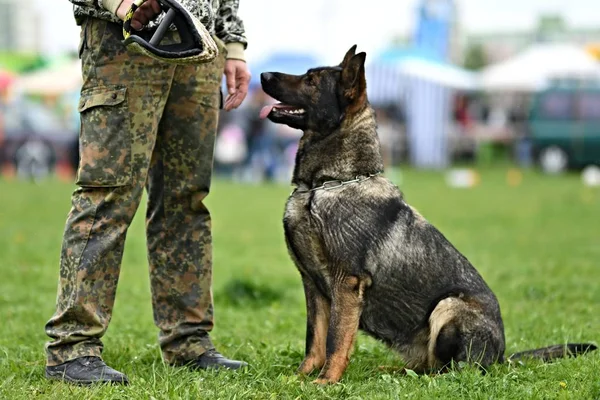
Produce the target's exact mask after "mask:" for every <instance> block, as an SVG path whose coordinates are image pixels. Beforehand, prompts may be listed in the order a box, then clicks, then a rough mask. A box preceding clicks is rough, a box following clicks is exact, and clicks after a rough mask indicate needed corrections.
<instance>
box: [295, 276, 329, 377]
mask: <svg viewBox="0 0 600 400" xmlns="http://www.w3.org/2000/svg"><path fill="white" fill-rule="evenodd" d="M302 283H303V285H304V296H305V298H306V352H305V357H304V361H302V364H300V367H299V368H298V373H299V374H306V375H308V374H310V373H311V372H312V371H313V370H315V369H320V368H321V367H322V366H323V364H325V348H326V343H327V326H328V325H329V309H330V307H331V305H330V303H329V300H327V299H326V298H325V297H324V296H323V295H322V294H321V293H320V292H319V291H318V290H317V288H316V287H315V285H314V283H313V282H312V281H311V280H310V279H308V278H307V277H305V276H302Z"/></svg>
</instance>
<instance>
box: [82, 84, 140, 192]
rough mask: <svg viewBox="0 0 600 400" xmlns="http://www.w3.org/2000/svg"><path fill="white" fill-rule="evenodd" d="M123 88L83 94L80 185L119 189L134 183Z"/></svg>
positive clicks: (87, 90)
mask: <svg viewBox="0 0 600 400" xmlns="http://www.w3.org/2000/svg"><path fill="white" fill-rule="evenodd" d="M126 95H127V89H126V88H124V87H110V86H103V87H95V88H91V89H86V90H83V91H82V92H81V98H80V100H79V113H80V116H81V132H80V133H79V155H80V160H79V168H78V169H77V181H76V183H77V185H79V186H83V187H86V186H87V187H116V186H125V185H128V184H129V183H130V182H131V132H130V123H129V111H128V107H127V101H126V99H127V96H126Z"/></svg>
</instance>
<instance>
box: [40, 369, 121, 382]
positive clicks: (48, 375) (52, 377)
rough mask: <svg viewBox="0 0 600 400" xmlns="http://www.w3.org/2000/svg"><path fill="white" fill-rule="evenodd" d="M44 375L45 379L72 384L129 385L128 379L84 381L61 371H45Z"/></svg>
mask: <svg viewBox="0 0 600 400" xmlns="http://www.w3.org/2000/svg"><path fill="white" fill-rule="evenodd" d="M45 375H46V379H50V380H54V381H62V382H67V383H71V384H74V385H79V386H91V385H93V384H96V383H98V384H105V385H106V384H109V385H124V386H127V385H129V380H122V381H113V380H95V381H84V380H78V379H72V378H69V377H68V376H66V375H65V374H63V373H56V374H53V373H51V372H48V371H46V373H45Z"/></svg>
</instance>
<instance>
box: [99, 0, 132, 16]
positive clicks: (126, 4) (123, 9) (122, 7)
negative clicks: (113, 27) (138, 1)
mask: <svg viewBox="0 0 600 400" xmlns="http://www.w3.org/2000/svg"><path fill="white" fill-rule="evenodd" d="M105 1H106V0H105ZM117 1H118V3H119V5H118V6H117V8H116V9H115V12H114V14H115V15H116V16H117V17H118V18H119V19H120V20H121V21H124V20H125V16H126V15H127V12H128V11H129V10H130V9H131V4H132V3H133V0H117Z"/></svg>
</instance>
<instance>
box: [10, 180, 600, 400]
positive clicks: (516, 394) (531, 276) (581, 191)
mask: <svg viewBox="0 0 600 400" xmlns="http://www.w3.org/2000/svg"><path fill="white" fill-rule="evenodd" d="M396 182H397V183H398V184H399V185H400V187H401V188H402V190H403V191H404V192H405V196H406V198H407V200H408V202H409V203H411V204H412V205H414V206H415V207H417V208H418V209H419V210H420V211H421V213H422V214H423V215H424V216H425V217H426V218H427V219H428V220H429V221H430V222H432V223H433V224H435V225H436V226H437V227H438V228H439V229H440V230H441V231H442V232H443V233H444V234H445V235H446V236H447V237H448V238H449V239H450V240H451V241H452V242H453V243H454V244H455V245H456V247H457V248H458V249H459V250H461V251H462V252H463V253H464V254H465V255H466V256H467V258H469V259H470V260H471V262H473V264H474V265H475V266H476V267H477V268H478V269H479V271H480V272H481V273H482V275H483V276H484V278H485V279H486V280H487V281H488V283H489V285H490V286H491V287H492V289H493V290H494V291H495V292H496V294H497V296H498V298H499V301H500V305H501V308H502V312H503V316H504V321H505V327H506V341H507V352H508V353H511V352H514V351H518V350H523V349H527V348H532V347H536V346H544V345H549V344H554V343H564V342H566V341H592V342H595V343H598V342H599V341H600V316H599V311H600V261H599V260H600V190H598V189H591V188H585V187H583V185H582V184H581V181H580V180H579V177H578V176H576V175H570V176H563V177H543V176H540V175H538V174H536V173H535V172H526V173H525V175H524V177H523V181H522V183H521V185H519V186H516V187H513V186H509V185H507V184H506V170H505V169H499V168H497V169H490V170H487V171H483V172H482V180H481V184H480V185H479V186H477V187H476V188H474V189H470V190H464V189H451V188H448V187H447V186H446V185H445V183H444V177H443V175H442V174H441V173H437V172H417V171H404V172H403V174H402V175H401V176H399V177H398V178H397V181H396ZM72 189H73V186H72V185H71V184H66V183H61V182H58V181H48V182H43V183H41V184H38V185H34V184H31V183H27V182H6V181H0V398H1V399H11V400H12V399H31V398H50V399H86V400H89V399H179V398H181V399H188V398H190V399H192V398H203V399H298V398H303V399H316V398H319V399H321V398H323V399H334V398H335V399H338V398H339V399H395V398H403V399H404V398H409V399H455V398H456V399H458V398H465V399H500V398H503V399H554V398H560V399H598V398H600V351H599V352H596V353H593V354H589V355H586V356H584V357H580V358H576V359H566V360H561V361H560V362H556V363H553V364H541V363H528V364H527V365H523V366H508V365H502V366H494V367H493V368H491V370H490V371H489V373H488V374H487V375H485V376H484V375H481V374H480V373H478V372H477V371H475V370H471V369H466V370H463V371H460V372H452V373H448V374H445V375H442V376H437V377H429V376H420V377H417V376H413V375H412V374H408V375H405V374H403V373H402V371H403V369H402V361H401V360H400V358H398V357H397V356H396V355H394V354H393V353H391V352H390V351H388V350H387V349H386V348H385V347H384V346H383V345H381V344H379V343H377V342H376V341H374V340H372V339H370V338H368V337H365V336H360V337H359V340H358V342H357V345H356V346H357V348H356V350H355V352H354V355H353V358H352V361H351V363H350V366H349V367H348V370H347V372H346V375H345V376H344V378H343V380H342V382H341V383H340V384H337V385H333V386H329V387H325V388H322V387H317V386H314V385H313V384H311V383H310V381H311V379H301V378H298V377H296V376H295V375H294V371H295V369H296V367H297V366H298V364H299V363H300V361H301V360H302V356H303V349H304V330H305V319H304V318H305V309H304V297H303V292H302V286H301V283H300V278H299V275H298V273H297V271H296V270H295V268H294V266H293V265H292V263H291V261H290V259H289V258H288V256H287V252H286V250H285V245H284V239H283V229H282V226H281V216H282V212H283V205H284V201H285V199H286V196H287V195H288V194H289V191H290V188H289V187H287V186H274V185H265V186H244V185H239V184H233V183H229V182H224V181H215V182H214V184H213V188H212V192H211V195H210V196H209V200H208V204H209V207H210V209H211V211H212V214H213V221H214V293H215V295H214V296H215V306H216V327H215V329H214V331H213V333H212V337H213V340H214V342H215V343H216V345H217V347H218V349H220V350H221V351H222V352H223V353H224V354H226V355H227V356H231V357H237V358H240V359H243V360H246V361H248V362H250V364H251V367H250V368H249V369H248V370H246V371H244V372H240V373H227V372H225V373H216V372H203V373H192V372H189V371H185V370H181V369H173V368H170V367H167V366H165V365H164V364H163V363H162V360H161V356H160V351H159V348H158V345H157V340H156V339H157V330H156V328H155V326H154V325H153V322H152V310H151V307H150V290H149V283H148V277H147V264H146V254H145V236H144V221H143V215H144V213H143V212H138V215H137V216H136V218H135V220H134V223H133V225H132V227H131V229H130V231H129V235H128V239H127V244H126V250H125V256H124V260H123V268H122V274H121V279H120V283H119V288H118V293H117V302H116V305H115V310H114V315H113V320H112V323H111V326H110V328H109V330H108V333H107V335H106V336H105V337H104V343H105V351H104V358H105V360H106V361H107V362H108V363H109V364H110V365H111V366H113V367H115V368H117V369H119V370H121V371H123V372H125V373H126V374H127V375H128V376H129V378H130V379H131V381H132V384H131V385H130V386H128V387H125V388H122V387H101V386H99V387H92V388H79V387H72V386H68V385H64V384H61V383H56V382H48V381H46V380H45V379H44V377H43V370H44V353H43V345H44V342H45V341H46V340H47V337H46V336H45V334H44V324H45V322H46V321H47V319H48V318H49V317H50V316H51V315H52V312H53V309H54V301H55V296H56V283H57V276H58V257H59V249H60V244H61V234H62V230H63V225H64V221H65V218H66V213H67V211H68V207H69V198H70V194H71V191H72ZM141 207H142V208H143V207H145V205H144V204H142V206H141ZM140 211H142V209H140Z"/></svg>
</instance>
